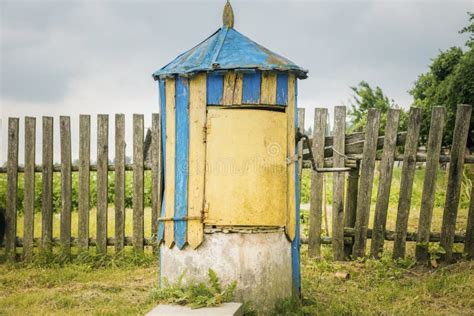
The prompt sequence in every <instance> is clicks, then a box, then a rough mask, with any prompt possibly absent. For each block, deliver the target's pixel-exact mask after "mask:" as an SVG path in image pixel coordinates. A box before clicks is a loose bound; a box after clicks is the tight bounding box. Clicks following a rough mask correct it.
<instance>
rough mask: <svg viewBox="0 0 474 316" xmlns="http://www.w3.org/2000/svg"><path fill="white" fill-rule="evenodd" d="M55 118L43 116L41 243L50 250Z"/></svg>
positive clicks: (51, 238)
mask: <svg viewBox="0 0 474 316" xmlns="http://www.w3.org/2000/svg"><path fill="white" fill-rule="evenodd" d="M53 144H54V143H53V118H52V117H46V116H43V154H42V155H43V157H42V159H43V162H42V176H41V179H42V180H41V181H42V191H41V192H42V195H41V242H42V247H43V249H45V250H50V249H51V247H52V241H53Z"/></svg>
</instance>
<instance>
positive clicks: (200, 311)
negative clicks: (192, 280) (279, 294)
mask: <svg viewBox="0 0 474 316" xmlns="http://www.w3.org/2000/svg"><path fill="white" fill-rule="evenodd" d="M213 315H215V316H243V315H244V308H243V306H242V304H240V303H224V304H222V305H220V306H216V307H205V308H197V309H192V308H190V307H186V306H179V305H158V306H157V307H155V308H153V309H152V310H151V311H150V312H148V313H147V314H146V316H213Z"/></svg>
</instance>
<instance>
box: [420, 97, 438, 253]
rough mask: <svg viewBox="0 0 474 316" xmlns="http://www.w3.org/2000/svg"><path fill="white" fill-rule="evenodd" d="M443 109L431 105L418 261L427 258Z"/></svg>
mask: <svg viewBox="0 0 474 316" xmlns="http://www.w3.org/2000/svg"><path fill="white" fill-rule="evenodd" d="M444 115H445V109H444V107H442V106H435V107H433V112H432V114H431V125H430V134H429V136H428V144H427V152H426V170H425V179H424V182H423V193H422V196H421V208H420V218H419V221H418V234H417V239H416V242H417V245H416V259H417V260H418V261H419V262H426V261H427V260H428V243H429V241H430V230H431V217H432V215H433V204H434V198H435V191H436V177H437V173H438V165H439V156H440V153H441V143H442V140H443V129H444Z"/></svg>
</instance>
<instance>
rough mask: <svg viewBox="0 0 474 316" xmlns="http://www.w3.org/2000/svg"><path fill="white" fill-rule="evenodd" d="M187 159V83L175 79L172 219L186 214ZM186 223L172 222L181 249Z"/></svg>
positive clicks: (184, 237)
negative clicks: (174, 150)
mask: <svg viewBox="0 0 474 316" xmlns="http://www.w3.org/2000/svg"><path fill="white" fill-rule="evenodd" d="M188 157H189V82H188V79H186V78H183V77H179V78H177V79H176V154H175V195H174V207H175V209H174V217H175V218H176V217H184V216H186V215H187V214H188ZM186 229H187V223H186V221H182V220H181V221H175V222H174V241H175V243H176V246H178V248H180V249H182V248H183V247H184V245H185V244H186Z"/></svg>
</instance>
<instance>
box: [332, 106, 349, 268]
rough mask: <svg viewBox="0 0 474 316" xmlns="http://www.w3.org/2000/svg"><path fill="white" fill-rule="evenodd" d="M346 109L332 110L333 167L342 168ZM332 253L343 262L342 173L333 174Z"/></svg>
mask: <svg viewBox="0 0 474 316" xmlns="http://www.w3.org/2000/svg"><path fill="white" fill-rule="evenodd" d="M345 133H346V107H345V106H336V107H335V108H334V138H333V139H334V140H333V144H332V147H333V158H332V159H333V167H334V168H340V167H344V160H345V159H344V157H345V156H344V150H345V148H344V147H345ZM332 251H333V257H334V260H338V261H341V260H344V173H343V172H335V173H334V174H333V197H332Z"/></svg>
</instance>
